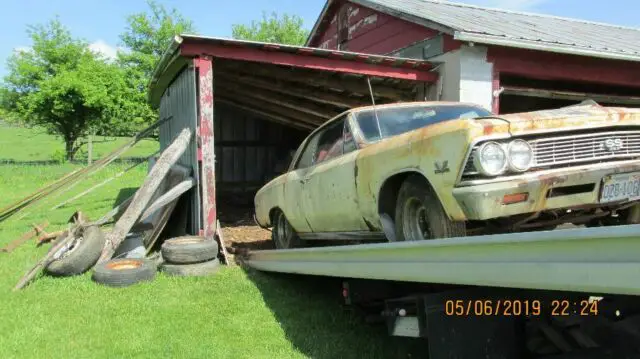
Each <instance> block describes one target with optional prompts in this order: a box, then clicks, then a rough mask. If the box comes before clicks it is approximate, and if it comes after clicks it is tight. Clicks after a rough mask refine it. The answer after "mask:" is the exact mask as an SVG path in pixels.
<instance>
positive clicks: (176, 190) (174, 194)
mask: <svg viewBox="0 0 640 359" xmlns="http://www.w3.org/2000/svg"><path fill="white" fill-rule="evenodd" d="M195 184H196V180H195V179H193V178H189V179H187V180H184V181H182V182H180V183H178V184H177V185H175V186H174V187H173V188H171V189H170V190H168V191H167V192H165V193H164V194H163V195H162V196H160V197H159V198H158V199H157V200H156V201H155V202H153V203H152V204H151V205H149V207H148V208H147V209H146V210H145V211H144V213H142V215H141V216H140V221H144V220H145V219H147V218H148V217H149V216H151V215H152V214H153V213H154V212H155V211H157V210H159V209H160V208H162V207H164V206H166V205H167V204H169V203H170V202H173V201H175V200H176V199H178V197H180V196H181V195H182V194H183V193H185V192H187V191H188V190H190V189H191V188H192V187H193V186H194V185H195Z"/></svg>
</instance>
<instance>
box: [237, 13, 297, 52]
mask: <svg viewBox="0 0 640 359" xmlns="http://www.w3.org/2000/svg"><path fill="white" fill-rule="evenodd" d="M231 30H232V36H233V38H234V39H240V40H252V41H263V42H274V43H279V44H288V45H304V43H305V42H306V41H307V37H308V36H309V30H307V29H305V28H304V27H303V21H302V18H300V17H299V16H297V15H289V14H283V15H282V17H280V16H278V14H277V13H275V12H274V13H272V14H271V16H267V14H266V13H263V14H262V20H260V21H252V22H251V25H244V24H235V25H232V28H231Z"/></svg>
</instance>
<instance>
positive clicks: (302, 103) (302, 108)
mask: <svg viewBox="0 0 640 359" xmlns="http://www.w3.org/2000/svg"><path fill="white" fill-rule="evenodd" d="M216 84H217V85H219V87H218V88H217V91H219V92H229V91H231V92H233V93H235V94H238V95H242V96H247V97H250V98H254V99H257V100H262V101H265V102H268V103H271V104H274V105H278V106H281V107H286V108H289V109H291V110H295V111H298V112H301V113H305V114H309V115H311V116H316V117H318V118H322V119H325V120H328V119H330V118H333V117H334V116H336V115H338V114H339V113H340V112H342V111H340V110H338V109H336V108H335V107H333V108H329V107H324V106H318V105H316V104H313V103H311V102H309V101H307V100H300V99H297V98H295V97H290V96H287V95H280V94H277V93H274V92H269V91H265V90H261V89H257V88H251V89H249V90H248V89H247V88H246V87H245V86H242V85H240V84H236V83H233V82H222V81H220V82H216Z"/></svg>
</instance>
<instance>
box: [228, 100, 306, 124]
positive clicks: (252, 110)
mask: <svg viewBox="0 0 640 359" xmlns="http://www.w3.org/2000/svg"><path fill="white" fill-rule="evenodd" d="M216 101H217V102H221V103H224V104H226V105H229V106H233V107H235V108H238V109H240V110H244V111H247V112H250V113H253V114H254V115H257V116H260V117H264V118H265V119H268V120H271V121H273V122H277V123H280V124H283V125H287V126H292V127H296V128H299V129H303V130H313V129H315V128H316V127H317V126H314V125H311V124H308V123H305V122H299V121H296V120H294V119H291V118H287V117H284V116H280V115H275V114H272V113H268V112H265V111H261V110H258V109H256V108H255V107H253V106H247V105H244V104H242V103H239V102H237V101H233V100H231V99H226V98H224V97H221V96H220V95H218V96H217V97H216Z"/></svg>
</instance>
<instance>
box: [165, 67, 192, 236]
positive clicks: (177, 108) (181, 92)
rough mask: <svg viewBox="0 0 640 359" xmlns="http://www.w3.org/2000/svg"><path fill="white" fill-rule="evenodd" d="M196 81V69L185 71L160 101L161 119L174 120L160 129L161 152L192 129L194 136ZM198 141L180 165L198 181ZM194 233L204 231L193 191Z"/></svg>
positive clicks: (180, 161)
mask: <svg viewBox="0 0 640 359" xmlns="http://www.w3.org/2000/svg"><path fill="white" fill-rule="evenodd" d="M196 100H197V99H196V77H195V70H194V68H193V67H189V68H186V69H184V70H183V71H182V72H181V73H180V74H179V75H178V76H177V77H176V79H175V80H174V81H173V82H172V83H171V85H169V87H167V89H166V91H165V92H164V94H163V95H162V98H161V100H160V118H171V120H169V121H165V122H164V123H163V124H162V126H160V149H161V150H164V149H165V148H167V146H169V145H170V144H171V142H173V140H174V139H175V138H176V137H177V136H178V135H179V134H180V131H181V130H182V129H183V128H189V129H190V130H191V131H192V133H195V132H196V128H197V119H198V116H197V102H196ZM196 142H197V141H191V143H190V144H189V147H188V148H187V150H186V151H185V153H184V155H183V156H182V157H181V158H180V160H178V164H180V165H181V166H184V167H187V168H189V169H190V170H191V176H193V177H194V178H195V179H196V181H198V178H199V176H200V174H199V171H198V155H197V150H198V148H197V143H196ZM190 193H191V210H190V212H191V213H192V218H191V219H190V221H189V223H190V232H191V233H192V234H196V233H198V231H199V229H200V221H201V219H200V215H199V213H200V194H199V193H198V191H191V192H190Z"/></svg>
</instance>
